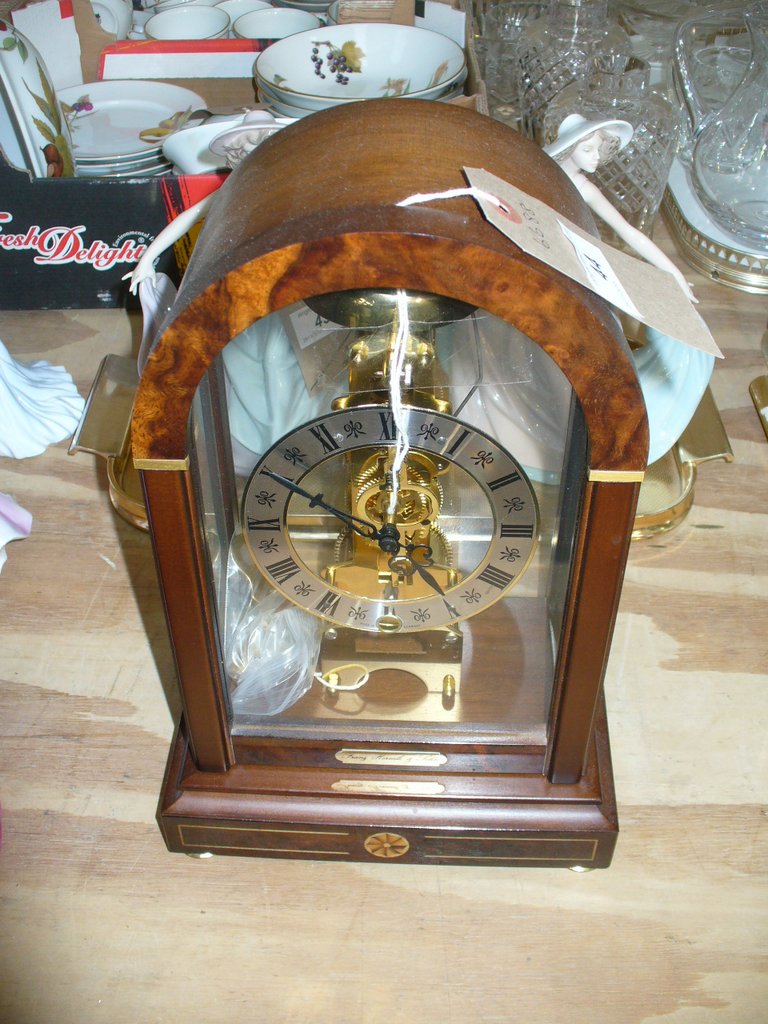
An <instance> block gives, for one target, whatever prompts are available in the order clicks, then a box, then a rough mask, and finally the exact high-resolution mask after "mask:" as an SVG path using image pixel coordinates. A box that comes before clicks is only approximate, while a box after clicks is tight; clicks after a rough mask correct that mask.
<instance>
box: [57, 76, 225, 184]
mask: <svg viewBox="0 0 768 1024" xmlns="http://www.w3.org/2000/svg"><path fill="white" fill-rule="evenodd" d="M58 95H59V100H60V101H61V104H62V107H63V109H64V112H65V114H66V116H67V120H68V121H69V127H70V131H71V133H72V145H73V153H74V158H75V167H76V172H77V175H78V177H86V178H89V177H90V178H94V177H96V178H100V177H110V178H145V177H154V176H156V175H161V174H169V173H170V172H171V171H172V170H173V164H172V163H171V161H170V160H168V158H167V157H166V156H164V155H163V150H162V145H163V142H164V140H165V138H166V137H167V136H168V134H169V132H171V131H172V130H173V128H174V126H178V124H179V123H180V122H183V121H184V120H185V119H190V118H191V117H193V116H194V114H195V113H196V112H198V111H200V112H203V111H204V108H205V100H204V99H203V98H202V96H198V94H197V93H195V92H192V91H191V90H189V89H183V88H181V87H180V86H175V85H167V84H165V83H162V82H144V81H104V82H89V83H87V84H86V85H76V86H72V87H70V88H68V89H61V90H59V93H58Z"/></svg>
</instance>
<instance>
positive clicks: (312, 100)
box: [254, 23, 465, 110]
mask: <svg viewBox="0 0 768 1024" xmlns="http://www.w3.org/2000/svg"><path fill="white" fill-rule="evenodd" d="M334 59H336V60H337V59H343V64H342V65H341V68H340V69H338V70H334V69H332V68H331V67H329V63H330V62H331V61H333V60H334ZM464 68H465V59H464V51H463V50H462V48H461V47H460V46H459V45H458V44H457V43H454V42H453V40H452V39H449V38H448V37H447V36H444V35H441V34H440V33H439V32H431V31H429V30H428V29H423V28H414V27H413V26H410V25H390V24H378V23H366V24H352V25H326V26H324V27H323V28H322V29H316V30H312V31H309V32H300V33H298V34H297V35H293V36H289V37H288V38H286V39H281V40H278V41H277V42H276V43H273V44H272V46H270V47H268V48H267V49H266V50H264V51H263V52H262V53H260V54H259V56H258V57H257V58H256V63H255V65H254V75H255V77H256V82H257V84H260V83H261V82H264V83H265V84H266V86H267V87H268V88H269V89H271V90H272V92H273V93H275V94H277V95H278V96H279V97H280V98H282V99H283V100H284V101H285V102H286V103H290V104H293V105H296V106H302V107H306V108H307V109H310V110H322V109H323V108H324V107H327V106H332V105H335V104H338V103H348V102H349V101H350V100H361V99H381V98H382V97H393V96H410V97H418V98H419V99H433V98H435V97H436V96H439V95H441V94H442V93H444V92H445V91H446V89H447V88H448V86H449V85H450V84H452V83H453V82H454V80H455V79H457V78H458V77H459V76H460V75H461V74H462V72H463V71H464ZM323 76H324V77H323Z"/></svg>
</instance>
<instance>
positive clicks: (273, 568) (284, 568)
mask: <svg viewBox="0 0 768 1024" xmlns="http://www.w3.org/2000/svg"><path fill="white" fill-rule="evenodd" d="M265 568H266V570H267V572H268V573H269V575H270V576H272V577H273V578H274V579H275V580H277V582H278V583H280V584H282V583H285V582H286V581H287V580H289V579H290V578H291V577H292V576H295V575H296V573H298V572H300V571H301V570H300V569H299V567H298V565H297V564H296V562H294V560H293V559H292V558H281V559H280V561H279V562H273V563H272V565H268V566H266V567H265Z"/></svg>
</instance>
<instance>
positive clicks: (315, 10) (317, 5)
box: [272, 0, 331, 18]
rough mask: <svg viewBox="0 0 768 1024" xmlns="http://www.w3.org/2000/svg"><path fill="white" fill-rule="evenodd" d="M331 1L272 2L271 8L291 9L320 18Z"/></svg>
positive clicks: (299, 0)
mask: <svg viewBox="0 0 768 1024" xmlns="http://www.w3.org/2000/svg"><path fill="white" fill-rule="evenodd" d="M330 3H331V0H272V6H273V7H291V8H292V9H293V10H294V11H307V12H308V13H309V14H316V15H317V17H318V18H319V17H322V15H323V14H325V12H326V11H327V10H328V7H329V6H330Z"/></svg>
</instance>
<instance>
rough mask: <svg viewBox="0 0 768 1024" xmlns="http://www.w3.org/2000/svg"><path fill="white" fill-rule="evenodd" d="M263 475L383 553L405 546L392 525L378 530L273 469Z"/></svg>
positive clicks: (387, 524) (264, 471) (388, 524)
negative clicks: (373, 543) (368, 541)
mask: <svg viewBox="0 0 768 1024" xmlns="http://www.w3.org/2000/svg"><path fill="white" fill-rule="evenodd" d="M262 473H264V475H265V476H268V477H270V478H271V479H272V480H275V481H276V482H277V483H279V484H282V486H283V487H287V488H288V490H289V491H293V493H294V494H298V495H300V496H301V497H302V498H306V499H307V500H308V501H309V507H310V508H315V507H318V508H322V509H325V511H326V512H330V513H331V515H332V516H335V517H336V518H337V519H340V520H341V521H342V523H345V524H346V525H347V526H348V527H349V528H350V529H351V530H354V531H355V533H359V534H360V536H361V537H365V538H366V540H375V541H378V543H379V546H380V547H381V549H382V551H386V552H391V553H394V552H396V551H399V550H400V548H401V547H402V546H403V545H402V544H401V543H400V533H399V531H398V530H397V527H395V526H393V525H392V524H391V523H385V524H384V526H383V527H382V528H381V529H380V530H377V529H376V527H375V526H374V525H373V524H372V523H369V522H367V521H366V520H365V519H359V518H358V517H357V516H353V515H351V514H350V513H349V512H342V510H341V509H339V508H336V507H335V506H334V505H330V504H329V503H328V502H327V501H326V500H325V499H324V498H323V495H322V494H310V492H309V491H308V490H306V489H305V488H304V487H301V486H300V485H299V484H297V483H295V482H294V481H293V480H290V479H289V478H288V477H287V476H282V475H281V474H280V473H273V472H272V470H271V469H263V470H262Z"/></svg>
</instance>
